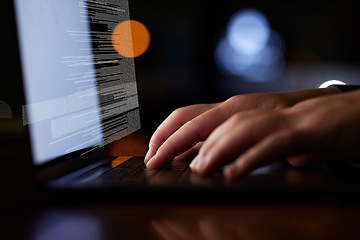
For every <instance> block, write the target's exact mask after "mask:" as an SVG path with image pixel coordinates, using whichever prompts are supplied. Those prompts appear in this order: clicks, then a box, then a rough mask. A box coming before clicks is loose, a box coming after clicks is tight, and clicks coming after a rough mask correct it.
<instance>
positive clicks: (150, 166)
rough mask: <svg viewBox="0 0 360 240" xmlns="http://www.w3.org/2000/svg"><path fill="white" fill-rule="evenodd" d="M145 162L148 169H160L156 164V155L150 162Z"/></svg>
mask: <svg viewBox="0 0 360 240" xmlns="http://www.w3.org/2000/svg"><path fill="white" fill-rule="evenodd" d="M154 160H155V161H154ZM144 162H145V165H146V168H149V169H157V168H159V167H158V166H157V164H156V155H154V156H153V157H151V158H150V159H149V160H147V161H144Z"/></svg>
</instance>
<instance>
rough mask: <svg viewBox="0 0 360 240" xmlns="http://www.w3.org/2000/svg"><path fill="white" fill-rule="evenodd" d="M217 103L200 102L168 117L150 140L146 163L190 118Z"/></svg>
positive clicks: (178, 110)
mask: <svg viewBox="0 0 360 240" xmlns="http://www.w3.org/2000/svg"><path fill="white" fill-rule="evenodd" d="M215 105H216V104H199V105H193V106H189V107H184V108H179V109H177V110H175V111H174V112H173V113H172V114H170V115H169V117H167V118H166V119H165V120H164V122H163V123H162V124H161V125H160V126H159V127H158V128H157V130H156V131H155V132H154V134H153V135H152V137H151V139H150V142H149V151H148V153H147V154H146V157H145V159H144V161H145V163H147V162H148V161H149V159H150V158H152V157H153V156H154V155H155V153H156V151H157V150H158V148H159V147H160V146H161V145H162V144H163V143H164V142H165V140H166V139H168V138H169V137H170V136H171V135H172V134H173V133H174V132H176V131H177V130H178V129H179V128H180V127H181V126H183V125H184V124H185V123H186V122H188V121H189V120H191V119H193V118H195V117H197V116H198V115H200V114H202V113H204V112H206V111H208V110H209V109H211V108H213V107H214V106H215Z"/></svg>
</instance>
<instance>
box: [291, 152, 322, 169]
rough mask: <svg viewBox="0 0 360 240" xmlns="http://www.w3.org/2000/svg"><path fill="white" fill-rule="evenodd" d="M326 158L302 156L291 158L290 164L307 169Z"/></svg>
mask: <svg viewBox="0 0 360 240" xmlns="http://www.w3.org/2000/svg"><path fill="white" fill-rule="evenodd" d="M324 159H325V158H324V157H321V156H318V155H314V154H300V155H296V156H292V157H289V158H288V159H287V160H288V162H289V163H290V164H291V165H293V166H294V167H305V166H309V165H312V164H315V163H317V162H321V161H323V160H324Z"/></svg>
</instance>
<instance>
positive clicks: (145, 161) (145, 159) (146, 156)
mask: <svg viewBox="0 0 360 240" xmlns="http://www.w3.org/2000/svg"><path fill="white" fill-rule="evenodd" d="M149 157H150V149H149V150H148V151H147V153H146V155H145V158H144V163H145V164H146V163H147V162H148V161H149Z"/></svg>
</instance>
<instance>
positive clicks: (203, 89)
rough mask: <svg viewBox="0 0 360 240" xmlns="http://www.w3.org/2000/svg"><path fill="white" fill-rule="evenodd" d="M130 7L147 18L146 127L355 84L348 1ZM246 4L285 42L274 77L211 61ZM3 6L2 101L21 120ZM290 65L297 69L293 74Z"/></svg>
mask: <svg viewBox="0 0 360 240" xmlns="http://www.w3.org/2000/svg"><path fill="white" fill-rule="evenodd" d="M129 4H130V12H131V19H133V20H138V21H140V22H142V23H144V24H145V25H146V26H147V27H148V29H149V31H150V34H151V43H150V47H149V49H148V51H147V52H146V53H145V54H144V55H142V56H140V57H138V58H136V60H135V64H136V72H137V82H138V90H139V98H140V112H141V116H142V125H143V126H144V127H147V126H150V128H151V129H152V128H154V126H156V125H157V124H159V123H160V122H161V121H162V120H163V119H164V118H165V117H166V116H167V115H168V114H169V113H170V112H171V111H172V110H174V109H175V108H178V107H180V106H184V105H189V104H194V103H207V102H214V101H222V100H225V99H226V98H227V97H229V96H231V95H233V94H240V93H247V92H267V91H283V90H293V89H303V88H316V87H318V86H319V85H320V83H321V82H324V81H326V80H330V79H334V78H335V79H340V80H343V81H345V82H347V83H350V84H357V83H359V81H360V80H358V79H360V78H359V74H360V72H359V71H358V62H359V57H358V55H359V53H360V46H359V43H360V34H359V32H360V31H359V30H360V27H359V14H358V10H357V8H356V7H355V6H354V5H353V4H351V2H350V1H349V2H348V1H336V2H322V3H318V2H316V1H284V2H281V1H280V2H277V1H232V0H222V1H194V0H192V1H190V0H182V1H175V0H174V1H148V0H130V1H129ZM249 7H250V8H255V9H257V10H259V11H261V12H262V13H263V14H264V15H265V16H266V17H267V18H268V20H269V23H270V26H271V28H272V29H274V30H275V31H277V32H278V33H280V34H281V35H282V37H283V39H284V43H285V48H284V56H285V61H286V69H285V71H284V74H283V75H282V76H281V77H280V78H279V79H275V80H274V81H271V82H266V83H252V82H249V81H246V80H244V79H241V78H240V77H235V76H229V75H224V74H222V73H221V72H219V71H218V69H217V68H216V66H215V64H214V49H215V46H216V44H217V41H218V40H219V37H220V36H221V34H223V32H224V30H225V28H226V25H227V22H228V20H229V18H230V17H231V16H232V14H233V13H235V12H236V11H238V10H240V9H243V8H249ZM1 9H2V13H1V16H0V17H1V26H2V31H1V35H2V40H1V46H2V47H1V48H0V51H1V64H0V67H1V75H2V77H1V83H2V84H1V87H0V100H1V101H4V102H6V103H7V104H9V105H10V106H11V108H12V110H13V116H14V118H16V117H21V106H22V104H23V100H22V90H21V74H20V67H19V61H18V50H17V42H16V31H15V24H14V16H13V10H12V1H10V0H6V1H3V2H2V3H1ZM301 52H306V53H307V55H306V54H305V55H301V54H300V55H299V54H298V53H301ZM294 56H295V57H294ZM299 56H300V57H299ZM294 64H295V65H296V66H300V68H299V67H297V68H296V71H293V69H294V68H293V67H292V66H293V65H294ZM301 66H302V67H301ZM309 66H310V69H311V70H310V71H308V69H309ZM358 73H359V74H358ZM294 75H295V77H294ZM294 79H295V80H294ZM299 79H300V80H299ZM229 89H231V91H229Z"/></svg>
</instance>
